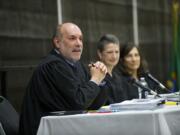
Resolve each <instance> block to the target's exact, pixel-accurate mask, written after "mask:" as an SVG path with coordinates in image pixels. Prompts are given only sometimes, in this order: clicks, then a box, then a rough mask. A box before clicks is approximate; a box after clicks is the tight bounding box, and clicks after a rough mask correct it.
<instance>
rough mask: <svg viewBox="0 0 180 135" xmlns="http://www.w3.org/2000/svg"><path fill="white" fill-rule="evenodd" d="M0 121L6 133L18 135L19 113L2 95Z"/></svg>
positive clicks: (7, 134) (0, 98)
mask: <svg viewBox="0 0 180 135" xmlns="http://www.w3.org/2000/svg"><path fill="white" fill-rule="evenodd" d="M0 123H1V124H2V127H3V129H4V131H5V134H6V135H18V127H19V115H18V113H17V112H16V110H15V109H14V107H13V106H12V105H11V104H10V102H9V101H8V100H7V99H5V98H4V97H2V96H0Z"/></svg>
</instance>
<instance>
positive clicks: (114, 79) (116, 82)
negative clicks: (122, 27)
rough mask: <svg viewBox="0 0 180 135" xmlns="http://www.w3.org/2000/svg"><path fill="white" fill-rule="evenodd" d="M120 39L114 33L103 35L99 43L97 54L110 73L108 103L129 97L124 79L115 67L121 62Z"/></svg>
mask: <svg viewBox="0 0 180 135" xmlns="http://www.w3.org/2000/svg"><path fill="white" fill-rule="evenodd" d="M119 53H120V43H119V39H118V38H117V37H116V36H115V35H112V34H105V35H103V36H102V37H101V38H100V40H99V41H98V44H97V54H98V58H99V60H100V61H101V62H103V63H104V64H105V65H106V67H107V72H108V74H107V75H106V77H105V81H106V83H108V85H109V93H108V96H109V98H108V101H107V104H112V103H118V102H121V101H124V100H126V99H127V94H126V91H125V90H124V88H123V87H122V79H121V78H120V76H118V75H117V74H116V73H114V68H115V66H116V65H117V64H118V62H119V56H120V54H119Z"/></svg>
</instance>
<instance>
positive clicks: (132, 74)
mask: <svg viewBox="0 0 180 135" xmlns="http://www.w3.org/2000/svg"><path fill="white" fill-rule="evenodd" d="M147 71H148V68H147V62H146V61H145V60H144V58H143V56H142V54H141V50H140V48H139V47H138V46H136V45H134V44H132V43H128V44H125V45H123V46H121V51H120V60H119V64H118V67H117V72H118V73H119V74H120V75H121V76H122V78H123V80H124V81H125V82H126V83H124V84H123V85H127V86H128V87H129V88H128V99H134V98H145V95H144V93H141V94H142V95H141V94H140V88H137V87H136V86H134V85H132V84H131V83H130V81H131V80H132V79H134V80H140V78H141V77H143V78H144V79H145V81H146V82H147V85H148V87H149V88H151V89H155V88H156V85H155V84H154V83H153V82H152V81H151V80H149V79H148V77H147V76H146V72H147ZM140 96H142V97H140Z"/></svg>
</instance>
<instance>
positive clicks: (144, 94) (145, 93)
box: [139, 77, 149, 98]
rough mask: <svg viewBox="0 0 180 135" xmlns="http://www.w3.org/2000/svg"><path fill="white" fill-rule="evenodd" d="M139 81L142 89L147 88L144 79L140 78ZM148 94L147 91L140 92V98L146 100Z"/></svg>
mask: <svg viewBox="0 0 180 135" xmlns="http://www.w3.org/2000/svg"><path fill="white" fill-rule="evenodd" d="M139 81H140V83H141V84H142V85H143V86H144V87H148V84H147V82H146V80H145V78H144V77H141V78H140V80H139ZM148 94H149V92H148V91H145V90H141V98H147V96H148Z"/></svg>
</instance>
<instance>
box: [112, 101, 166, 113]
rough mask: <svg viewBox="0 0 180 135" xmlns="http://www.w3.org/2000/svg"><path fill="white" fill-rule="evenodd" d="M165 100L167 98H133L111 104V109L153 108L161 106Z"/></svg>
mask: <svg viewBox="0 0 180 135" xmlns="http://www.w3.org/2000/svg"><path fill="white" fill-rule="evenodd" d="M164 102H165V99H163V98H158V99H133V100H126V101H123V102H121V103H115V104H111V105H110V110H112V111H113V112H114V111H123V110H152V109H156V108H159V107H160V105H162V104H163V103H164Z"/></svg>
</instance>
